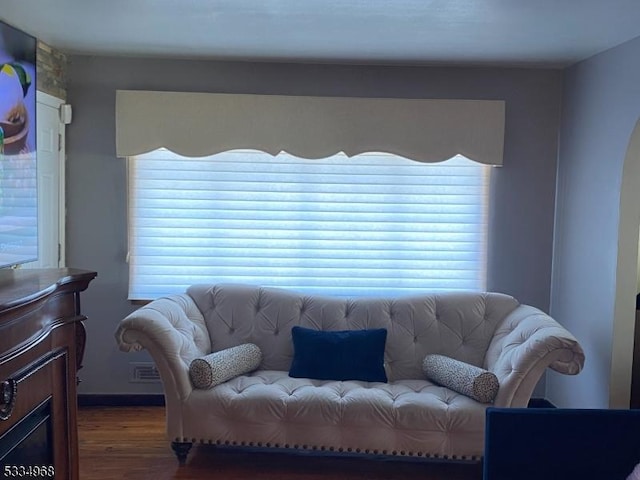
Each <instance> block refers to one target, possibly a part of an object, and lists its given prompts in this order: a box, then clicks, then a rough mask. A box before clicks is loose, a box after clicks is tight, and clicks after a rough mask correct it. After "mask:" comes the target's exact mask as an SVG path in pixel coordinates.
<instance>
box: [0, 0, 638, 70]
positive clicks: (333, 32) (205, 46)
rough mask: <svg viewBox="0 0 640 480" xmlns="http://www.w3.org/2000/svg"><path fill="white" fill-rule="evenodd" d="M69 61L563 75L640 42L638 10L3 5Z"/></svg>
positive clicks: (437, 0) (67, 0) (75, 0)
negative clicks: (106, 58)
mask: <svg viewBox="0 0 640 480" xmlns="http://www.w3.org/2000/svg"><path fill="white" fill-rule="evenodd" d="M0 19H3V20H4V21H6V22H7V23H9V24H11V25H13V26H15V27H18V28H20V29H22V30H24V31H26V32H28V33H30V34H32V35H34V36H37V37H38V38H40V39H41V40H42V41H44V42H45V43H48V44H50V45H52V46H54V47H56V48H58V49H61V50H63V51H65V52H67V53H78V54H96V55H126V56H153V57H157V56H161V57H169V58H180V57H184V58H210V59H232V60H259V61H303V62H336V63H375V64H459V65H468V64H481V65H483V64H484V65H517V66H549V67H564V66H567V65H570V64H572V63H575V62H577V61H579V60H582V59H585V58H588V57H590V56H592V55H594V54H596V53H598V52H601V51H603V50H606V49H609V48H611V47H614V46H616V45H618V44H620V43H623V42H625V41H627V40H630V39H632V38H635V37H637V36H640V1H639V0H134V1H132V0H109V1H104V0H19V1H18V0H0Z"/></svg>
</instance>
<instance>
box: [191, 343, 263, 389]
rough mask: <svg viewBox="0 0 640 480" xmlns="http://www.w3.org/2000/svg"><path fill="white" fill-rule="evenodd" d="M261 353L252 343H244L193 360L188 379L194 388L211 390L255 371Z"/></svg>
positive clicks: (260, 358)
mask: <svg viewBox="0 0 640 480" xmlns="http://www.w3.org/2000/svg"><path fill="white" fill-rule="evenodd" d="M261 361H262V352H261V351H260V348H259V347H258V346H257V345H254V344H253V343H244V344H242V345H238V346H236V347H231V348H227V349H225V350H220V351H218V352H213V353H210V354H209V355H205V356H204V357H200V358H196V359H194V360H193V361H192V362H191V364H190V365H189V377H190V378H191V383H193V386H194V387H195V388H202V389H204V388H211V387H215V386H216V385H219V384H221V383H224V382H226V381H227V380H231V379H232V378H235V377H238V376H240V375H243V374H245V373H249V372H252V371H253V370H255V369H257V368H258V366H259V365H260V362H261Z"/></svg>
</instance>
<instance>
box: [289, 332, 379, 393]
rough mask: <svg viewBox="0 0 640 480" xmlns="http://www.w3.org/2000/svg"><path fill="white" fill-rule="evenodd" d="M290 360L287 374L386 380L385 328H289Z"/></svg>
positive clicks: (302, 376) (301, 376) (367, 380)
mask: <svg viewBox="0 0 640 480" xmlns="http://www.w3.org/2000/svg"><path fill="white" fill-rule="evenodd" d="M291 337H292V339H293V362H291V369H290V370H289V376H290V377H296V378H313V379H317V380H361V381H364V382H386V381H387V375H386V373H385V371H384V347H385V343H386V341H387V330H386V329H385V328H377V329H371V330H340V331H326V332H324V331H320V330H312V329H310V328H304V327H297V326H296V327H293V328H292V329H291Z"/></svg>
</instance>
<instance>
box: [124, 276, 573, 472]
mask: <svg viewBox="0 0 640 480" xmlns="http://www.w3.org/2000/svg"><path fill="white" fill-rule="evenodd" d="M294 325H300V326H304V327H308V328H313V329H320V330H347V329H368V328H386V329H387V343H386V349H385V368H386V370H387V376H388V378H389V382H388V383H367V382H360V381H343V382H341V381H321V380H310V379H304V378H290V377H289V376H288V370H289V367H290V365H291V360H292V356H293V345H292V340H291V327H292V326H294ZM116 338H117V341H118V343H119V345H120V348H121V349H122V350H125V351H129V350H132V349H133V350H138V349H141V348H146V349H147V350H148V351H149V352H150V353H151V355H152V357H153V359H154V361H155V362H156V365H157V368H158V370H159V372H160V375H161V377H162V382H163V387H164V393H165V400H166V416H167V432H168V436H169V438H170V439H171V440H172V446H173V448H174V450H175V452H176V454H177V455H178V458H179V460H180V461H181V463H183V462H184V461H185V459H186V455H187V452H188V451H189V448H190V447H191V444H192V443H194V442H201V443H211V444H216V445H239V446H256V447H271V448H280V449H283V448H284V449H304V450H320V451H332V452H353V453H362V454H376V455H401V456H415V457H431V458H450V459H463V460H465V459H467V460H475V459H478V458H480V457H481V456H482V454H483V441H484V422H485V409H486V407H488V406H489V405H487V404H481V403H478V402H476V401H475V400H472V399H471V398H468V397H466V396H464V395H460V394H458V393H455V392H454V391H452V390H449V389H448V388H445V387H442V386H438V385H436V384H433V383H431V382H429V381H428V380H426V378H425V377H424V374H423V373H422V368H421V365H422V361H423V359H424V356H425V355H426V354H428V353H439V354H442V355H446V356H449V357H453V358H455V359H458V360H461V361H464V362H467V363H470V364H473V365H476V366H479V367H483V368H485V369H488V370H490V371H492V372H494V373H495V374H496V375H497V377H498V379H499V381H500V389H499V392H498V395H497V397H496V399H495V402H494V403H493V406H497V407H526V406H527V404H528V401H529V399H530V397H531V394H532V391H533V389H534V387H535V385H536V384H537V382H538V380H539V379H540V377H541V376H542V374H543V373H544V371H545V369H546V368H547V367H551V368H552V369H554V370H556V371H558V372H561V373H565V374H570V375H573V374H577V373H578V372H579V371H580V370H581V368H582V366H583V363H584V354H583V352H582V349H581V347H580V345H579V344H578V342H577V341H576V339H575V338H574V337H573V336H572V335H571V334H570V333H569V332H567V331H566V330H565V329H564V328H563V327H562V326H561V325H559V324H558V323H557V322H556V321H555V320H553V319H552V318H550V317H549V316H548V315H546V314H545V313H543V312H542V311H540V310H538V309H536V308H534V307H531V306H527V305H520V304H519V303H518V302H517V301H516V300H515V299H514V298H512V297H510V296H507V295H503V294H498V293H481V294H479V293H456V294H453V293H452V294H442V295H417V296H412V297H399V298H395V299H382V298H365V299H352V300H347V299H338V298H326V297H318V296H309V295H302V294H298V293H295V292H292V291H288V290H283V289H274V288H259V287H252V286H242V285H195V286H192V287H190V288H189V289H188V290H187V292H186V293H185V294H182V295H173V296H169V297H166V298H161V299H158V300H155V301H153V302H151V303H149V304H148V305H146V306H144V307H142V308H140V309H138V310H137V311H135V312H133V313H132V314H130V315H129V316H127V317H126V318H125V319H124V320H122V321H121V322H120V324H119V327H118V330H117V332H116ZM248 342H250V343H254V344H256V345H258V346H259V347H260V349H261V350H262V353H263V359H262V364H261V366H260V368H259V369H258V370H257V371H255V372H253V373H251V374H248V375H243V376H240V377H236V378H234V379H232V380H229V381H227V382H226V383H223V384H220V385H218V386H215V387H213V388H211V389H209V390H198V389H194V388H193V386H192V384H191V383H190V380H189V374H188V370H189V364H190V362H191V361H192V360H193V359H195V358H197V357H200V356H203V355H206V354H208V353H211V352H212V351H218V350H222V349H226V348H229V347H232V346H235V345H239V344H242V343H248Z"/></svg>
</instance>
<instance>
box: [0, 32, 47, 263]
mask: <svg viewBox="0 0 640 480" xmlns="http://www.w3.org/2000/svg"><path fill="white" fill-rule="evenodd" d="M35 80H36V39H35V38H34V37H32V36H30V35H28V34H26V33H24V32H21V31H20V30H17V29H16V28H13V27H11V26H10V25H7V24H5V23H2V22H0V267H7V266H12V265H17V264H22V263H26V262H32V261H35V260H37V259H38V178H37V161H36V82H35Z"/></svg>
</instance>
